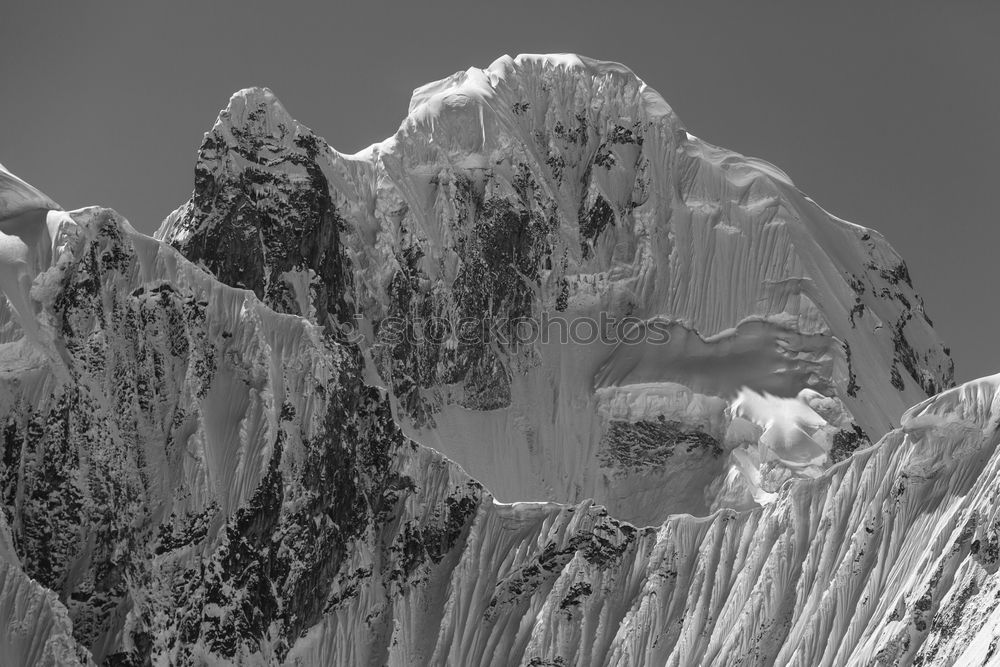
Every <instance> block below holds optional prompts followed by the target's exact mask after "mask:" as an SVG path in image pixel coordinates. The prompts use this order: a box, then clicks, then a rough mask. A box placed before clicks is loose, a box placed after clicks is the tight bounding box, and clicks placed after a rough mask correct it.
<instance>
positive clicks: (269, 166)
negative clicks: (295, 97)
mask: <svg viewBox="0 0 1000 667" xmlns="http://www.w3.org/2000/svg"><path fill="white" fill-rule="evenodd" d="M248 104H251V106H252V110H251V111H249V112H246V113H245V114H244V115H241V116H240V117H239V118H233V119H232V121H233V122H232V123H231V124H225V125H217V126H216V127H215V128H214V129H213V130H212V131H211V132H209V133H208V134H207V135H206V136H205V140H204V141H203V142H202V145H201V148H200V149H199V160H198V163H197V166H196V167H195V189H194V194H193V195H192V198H191V201H190V202H189V204H188V206H187V207H186V209H185V210H184V215H183V216H181V217H180V219H179V220H178V226H177V230H178V231H182V232H183V231H188V230H198V232H199V233H198V234H195V235H191V236H186V237H183V238H182V239H180V240H179V239H178V238H177V237H175V239H174V240H173V245H174V246H175V247H176V248H177V249H178V250H180V251H181V252H182V253H183V254H184V255H185V257H187V258H188V259H190V260H191V261H193V262H197V263H200V264H202V265H203V266H205V267H206V268H207V269H208V270H210V271H211V272H212V273H213V274H214V275H216V276H217V277H218V278H219V279H220V280H222V281H223V282H224V283H226V284H227V285H232V286H234V287H242V288H245V289H249V290H252V291H253V292H254V293H255V294H256V295H257V296H258V298H260V299H262V300H263V301H264V302H265V303H267V304H268V305H270V306H271V307H272V308H274V309H275V310H276V311H278V312H286V313H293V314H297V315H309V313H308V312H301V307H300V304H301V303H302V302H303V301H305V302H307V303H309V304H310V305H311V306H313V307H314V308H315V311H316V312H315V318H316V320H317V321H319V322H321V323H324V324H329V325H331V326H335V325H337V324H339V323H342V322H349V321H351V314H352V310H351V308H350V307H349V305H348V303H347V302H346V301H345V297H346V295H348V294H349V293H350V290H349V289H348V287H349V285H350V279H351V277H350V272H349V270H348V269H349V266H348V264H347V262H346V261H345V259H344V253H343V248H342V247H341V243H340V233H341V231H343V219H342V217H341V216H340V214H339V212H338V210H337V207H336V205H335V204H334V202H333V199H332V196H331V188H330V184H329V182H328V180H327V177H326V175H325V174H324V172H323V169H322V168H321V166H320V160H321V159H322V158H323V157H325V153H326V152H328V151H329V147H328V146H327V145H326V143H325V142H324V141H323V140H322V139H320V138H319V137H317V136H316V135H315V134H313V133H312V132H311V131H310V130H308V129H307V128H304V127H302V126H300V125H298V124H296V123H295V122H294V121H293V120H292V119H291V118H290V117H288V116H287V114H284V116H283V117H281V120H279V121H278V122H277V124H276V125H275V126H273V127H271V126H269V125H267V124H266V123H265V121H266V120H269V116H268V114H270V113H271V112H272V110H271V106H272V104H276V102H271V103H269V102H267V101H264V100H257V101H248ZM244 111H246V110H244ZM282 111H283V110H282ZM241 121H242V122H241ZM234 156H235V158H237V159H238V160H239V162H240V164H241V167H240V168H236V169H234V168H232V166H231V165H230V163H229V160H230V159H233V158H234ZM290 272H294V273H296V274H299V275H300V276H301V278H299V280H300V281H302V282H303V283H304V284H301V285H295V284H294V282H293V281H294V279H292V281H290V279H289V278H288V274H289V273H290ZM296 287H298V288H299V289H300V290H303V291H306V292H307V295H305V294H304V295H301V296H299V295H297V294H296Z"/></svg>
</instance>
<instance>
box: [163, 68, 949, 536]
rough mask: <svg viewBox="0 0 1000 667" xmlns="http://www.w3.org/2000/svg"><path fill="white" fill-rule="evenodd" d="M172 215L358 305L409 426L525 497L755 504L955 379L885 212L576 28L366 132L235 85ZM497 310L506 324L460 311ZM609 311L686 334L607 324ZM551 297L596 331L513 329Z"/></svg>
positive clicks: (553, 310)
mask: <svg viewBox="0 0 1000 667" xmlns="http://www.w3.org/2000/svg"><path fill="white" fill-rule="evenodd" d="M338 232H339V233H338ZM158 238H160V239H162V240H165V241H167V242H169V243H170V244H171V245H173V246H174V247H176V248H178V249H179V250H181V252H182V253H184V254H185V256H187V257H188V258H190V259H192V260H194V261H196V262H200V263H202V264H203V265H204V266H205V267H207V268H208V269H209V270H210V271H212V272H213V273H214V274H215V275H216V276H217V277H219V278H220V279H221V280H222V281H223V282H225V283H227V284H231V285H236V286H243V287H246V288H248V289H251V290H253V291H254V292H255V293H256V294H257V296H258V297H260V298H262V299H263V300H264V301H265V302H266V303H267V304H268V305H270V306H271V307H272V308H274V309H275V310H278V311H281V312H290V313H295V314H301V315H305V316H307V317H309V319H310V320H312V321H314V322H316V323H319V324H322V325H325V326H333V325H335V324H337V323H345V322H349V321H352V320H351V318H353V317H354V316H358V317H360V318H361V319H360V322H361V327H360V328H361V330H362V331H364V332H365V334H366V341H365V344H364V345H363V347H364V348H365V349H366V351H367V352H369V353H370V357H371V359H372V362H373V364H372V365H373V366H374V367H375V370H376V371H377V375H378V377H379V378H380V381H381V382H384V383H385V385H386V386H387V387H389V388H390V390H391V392H392V394H393V396H394V399H395V400H396V402H397V404H398V405H399V407H400V414H401V416H403V417H404V419H403V424H404V428H406V431H407V433H408V434H409V435H410V436H412V437H414V438H415V439H417V440H418V441H419V442H421V443H423V444H426V445H429V446H432V447H434V448H435V449H437V450H438V451H440V452H442V453H444V454H445V455H447V456H448V457H450V458H452V459H453V460H455V461H456V462H458V463H459V464H461V465H462V466H463V467H464V468H465V469H466V470H467V471H468V472H469V473H470V474H472V475H473V476H474V477H476V478H477V479H479V480H481V481H482V482H483V483H484V484H485V485H486V486H487V487H488V488H489V489H491V490H492V491H493V492H494V493H496V494H497V496H498V497H500V498H503V499H504V500H518V499H530V500H556V501H563V502H578V501H580V500H582V499H584V498H594V499H596V500H597V501H598V502H601V503H604V504H606V505H607V506H608V508H609V510H610V511H611V512H612V514H614V515H616V516H619V517H622V518H625V519H628V520H632V521H637V522H640V523H653V522H657V521H659V520H662V519H663V518H665V517H666V516H667V515H668V514H669V513H671V512H681V511H685V512H692V513H701V514H704V513H706V512H708V511H710V510H712V509H715V508H717V507H738V508H742V507H749V506H752V505H754V504H755V500H757V501H759V500H762V499H766V498H767V497H770V496H769V494H770V493H773V492H774V491H775V490H776V489H777V487H778V486H779V485H780V484H781V482H783V481H784V480H785V479H787V478H788V477H798V476H809V477H812V476H815V475H816V474H818V473H819V471H820V470H822V469H824V468H825V467H827V466H828V465H829V464H830V463H831V462H832V461H833V460H836V459H838V458H841V457H843V456H844V455H845V454H846V453H847V452H849V451H850V450H851V449H853V448H854V447H855V446H857V445H858V444H860V443H866V442H868V441H869V440H870V441H874V440H877V439H878V438H879V437H881V436H882V435H883V434H884V433H885V432H886V431H887V430H888V429H890V428H891V427H893V426H895V425H898V419H899V416H900V414H902V412H903V410H904V409H905V408H906V407H907V406H909V405H912V404H913V403H914V402H916V401H918V400H921V399H922V398H925V397H926V396H927V395H928V394H933V393H935V392H936V391H937V390H939V389H942V388H945V387H947V386H950V384H951V361H950V359H948V356H947V354H946V352H945V351H944V350H943V348H942V346H941V344H940V342H939V341H938V339H937V337H936V336H935V335H934V333H933V331H932V329H931V328H930V321H929V320H928V319H927V317H926V315H925V313H924V310H923V306H922V303H921V300H920V297H919V296H917V295H916V293H915V292H914V291H913V289H912V286H911V284H910V279H909V275H908V272H907V269H906V265H905V264H904V263H903V261H902V260H901V259H900V258H899V256H898V255H897V254H896V253H895V252H894V251H893V250H892V248H890V247H889V245H888V244H887V243H886V242H885V240H884V239H883V238H882V237H881V236H879V234H878V233H876V232H873V231H872V230H869V229H866V228H863V227H858V226H856V225H852V224H849V223H846V222H843V221H840V220H837V219H836V218H833V217H831V216H830V215H828V214H827V213H825V212H824V211H823V210H821V209H820V208H819V207H818V206H816V205H815V204H814V203H813V202H812V201H810V200H809V199H807V198H806V197H805V196H804V195H802V194H801V193H800V192H799V191H798V190H796V189H795V187H794V186H793V185H792V184H791V181H790V180H789V179H788V177H787V176H785V175H784V174H782V173H781V172H780V171H779V170H778V169H776V168H774V167H772V166H771V165H769V164H766V163H764V162H762V161H760V160H754V159H750V158H745V157H743V156H740V155H736V154H734V153H731V152H729V151H725V150H723V149H719V148H716V147H714V146H711V145H709V144H706V143H705V142H703V141H701V140H700V139H697V138H695V137H693V136H691V135H690V134H688V133H687V132H686V131H685V129H684V127H683V125H682V124H681V122H680V121H679V120H678V118H677V117H676V116H675V115H674V114H673V112H672V111H671V110H670V108H669V107H668V106H667V105H666V103H665V102H664V101H663V99H662V98H661V97H660V96H659V95H658V94H657V93H655V92H654V91H653V90H651V89H650V88H649V87H647V86H646V85H645V84H644V83H643V82H642V81H640V80H639V79H638V78H637V77H636V76H635V75H634V74H632V73H631V72H630V71H628V70H627V69H625V68H624V67H622V66H620V65H616V64H611V63H600V62H595V61H591V60H587V59H582V58H578V57H575V56H565V57H563V56H561V57H552V56H520V57H519V58H517V59H511V58H509V57H504V58H501V59H500V60H498V61H497V62H495V63H494V64H493V65H491V66H490V67H489V68H487V69H486V70H479V69H470V70H468V71H467V72H460V73H458V74H456V75H454V76H452V77H449V78H447V79H444V80H442V81H439V82H437V83H433V84H429V85H427V86H424V87H422V88H419V89H417V91H416V92H415V93H414V96H413V100H412V101H411V103H410V113H409V115H408V117H407V119H406V120H405V121H404V122H403V124H402V126H401V127H400V130H399V132H397V133H396V135H395V136H394V137H392V138H391V139H388V140H387V141H385V142H383V143H381V144H376V145H375V146H372V147H371V148H369V149H368V150H365V151H362V152H361V153H359V154H357V155H350V156H348V155H341V154H340V153H337V152H336V151H334V150H333V149H332V148H330V147H329V146H328V145H327V144H326V143H325V142H323V140H322V139H320V138H319V137H317V136H316V135H315V134H314V133H313V132H312V131H310V130H309V129H308V128H306V127H304V126H303V125H301V124H299V123H297V122H296V121H295V120H293V119H292V117H291V116H290V115H289V114H288V113H287V112H286V111H285V109H284V108H283V107H282V106H281V104H280V102H278V100H277V99H276V98H275V97H274V95H273V94H271V93H270V92H269V91H267V90H264V89H248V90H243V91H240V92H239V93H237V94H236V95H234V96H233V98H232V100H230V103H229V106H228V108H227V109H225V110H224V111H223V112H222V113H221V114H220V116H219V119H218V121H217V122H216V124H215V127H213V128H212V131H211V132H209V133H208V134H207V135H206V137H205V141H204V143H203V144H202V147H201V151H200V154H199V160H198V164H197V167H196V172H195V191H194V194H193V196H192V198H191V200H190V201H189V202H188V203H187V204H185V205H184V206H182V207H181V208H180V209H178V210H177V211H175V212H174V213H173V214H172V215H171V216H170V217H168V218H167V220H166V221H165V222H164V224H163V226H162V227H161V228H160V230H159V232H158ZM341 286H349V287H346V289H344V290H341ZM342 291H343V292H344V293H345V294H346V295H347V296H346V301H345V302H343V303H336V302H335V299H336V298H340V293H341V292H342ZM484 316H485V317H486V319H487V320H488V321H490V322H493V321H494V320H495V321H498V322H500V323H501V326H500V327H498V328H496V330H490V331H487V332H486V335H485V336H483V337H481V338H480V339H479V340H475V341H473V342H470V343H466V342H464V341H463V340H461V337H460V336H458V335H454V334H455V332H460V331H461V328H460V327H461V323H462V322H463V321H467V320H470V319H471V320H475V321H479V320H480V319H482V318H483V317H484ZM602 316H606V317H610V318H614V319H616V320H617V321H621V320H622V319H623V318H632V322H633V323H634V324H635V326H637V327H638V328H640V329H641V328H645V327H655V326H656V325H659V326H660V327H662V328H663V329H664V330H666V331H667V332H668V333H669V335H670V341H669V343H667V344H653V343H650V342H648V339H651V338H652V336H649V337H645V338H644V337H643V336H642V332H641V330H640V332H639V335H637V336H636V338H637V339H642V342H639V343H637V344H626V343H624V342H622V341H621V340H620V338H621V337H619V338H618V339H615V337H614V336H604V337H602V339H599V340H597V341H596V342H590V341H589V340H588V338H589V337H590V333H591V331H592V329H591V328H590V326H589V325H587V324H586V322H597V321H599V320H600V319H601V317H602ZM433 317H436V318H440V319H439V320H437V321H438V322H448V323H451V324H450V326H444V327H443V329H444V330H443V331H440V332H425V335H424V338H423V340H420V341H412V342H407V341H403V342H398V341H397V340H396V339H397V338H398V336H396V334H397V333H398V331H399V327H398V326H387V325H385V322H387V321H390V322H398V321H400V320H402V321H408V320H413V319H420V320H425V321H426V320H429V319H430V318H433ZM546 317H554V318H562V319H563V321H565V322H566V323H567V326H566V327H563V329H569V330H571V329H572V327H573V326H574V325H576V324H579V326H578V327H577V329H576V332H577V333H578V334H580V336H579V337H578V339H577V342H571V341H565V340H559V339H558V334H559V331H560V330H559V327H558V325H553V327H549V325H544V324H541V325H540V328H541V327H546V329H547V330H549V331H550V332H551V333H552V334H553V338H556V340H555V341H554V342H551V341H550V342H548V343H546V342H544V341H539V342H534V343H526V344H519V343H518V342H517V341H516V340H507V341H505V340H504V338H508V339H511V338H513V337H514V336H513V334H515V333H516V332H515V331H514V327H515V326H516V323H517V322H519V321H523V320H533V321H536V322H540V323H541V322H543V321H545V320H543V318H546ZM549 321H551V320H549ZM512 323H513V324H512ZM570 332H571V333H572V331H570ZM432 334H433V335H432ZM605 338H606V339H607V340H605ZM741 392H742V393H741ZM737 400H738V401H739V405H740V406H741V408H740V409H733V407H734V406H733V403H734V402H735V401H737ZM778 414H781V415H787V416H788V418H787V419H785V420H784V421H779V422H776V421H775V416H776V415H778ZM765 433H766V434H765ZM678 445H683V446H678Z"/></svg>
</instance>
